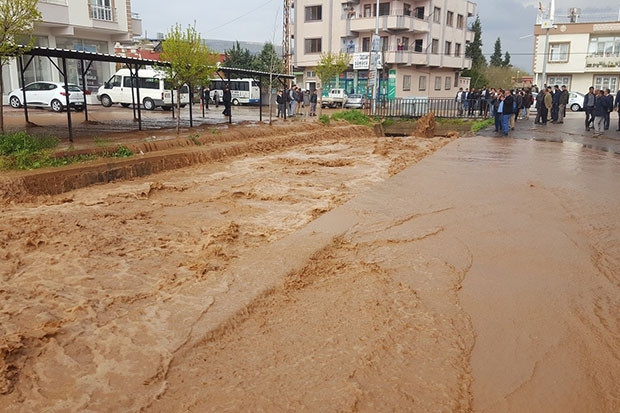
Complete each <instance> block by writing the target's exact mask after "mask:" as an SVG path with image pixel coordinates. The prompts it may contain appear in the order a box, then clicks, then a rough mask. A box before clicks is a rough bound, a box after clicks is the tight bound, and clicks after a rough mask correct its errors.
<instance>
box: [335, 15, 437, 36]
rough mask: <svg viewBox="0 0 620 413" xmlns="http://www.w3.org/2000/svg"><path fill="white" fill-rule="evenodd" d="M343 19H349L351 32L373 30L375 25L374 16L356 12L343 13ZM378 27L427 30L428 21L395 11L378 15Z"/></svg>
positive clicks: (417, 30)
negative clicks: (365, 15) (364, 15)
mask: <svg viewBox="0 0 620 413" xmlns="http://www.w3.org/2000/svg"><path fill="white" fill-rule="evenodd" d="M343 19H346V20H348V21H349V28H350V30H351V31H352V32H367V31H373V30H375V27H376V18H375V17H363V16H362V15H361V14H357V13H346V14H343ZM379 29H380V30H403V31H412V32H413V31H415V32H428V31H429V23H428V21H427V20H424V19H419V18H417V17H415V16H414V15H413V14H410V15H408V14H405V13H404V12H403V11H396V12H395V13H390V14H388V15H383V16H379Z"/></svg>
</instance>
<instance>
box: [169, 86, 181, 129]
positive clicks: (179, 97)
mask: <svg viewBox="0 0 620 413" xmlns="http://www.w3.org/2000/svg"><path fill="white" fill-rule="evenodd" d="M182 87H183V86H179V87H178V88H177V109H176V110H177V135H178V134H179V132H180V131H181V88H182ZM172 110H174V108H172Z"/></svg>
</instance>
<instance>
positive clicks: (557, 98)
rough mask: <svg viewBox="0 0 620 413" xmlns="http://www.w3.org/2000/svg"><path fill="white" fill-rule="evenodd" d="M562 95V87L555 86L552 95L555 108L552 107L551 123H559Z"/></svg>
mask: <svg viewBox="0 0 620 413" xmlns="http://www.w3.org/2000/svg"><path fill="white" fill-rule="evenodd" d="M561 94H562V92H560V87H559V86H558V85H555V86H554V87H553V93H552V94H551V97H552V99H553V106H551V123H557V121H558V113H559V111H560V97H561Z"/></svg>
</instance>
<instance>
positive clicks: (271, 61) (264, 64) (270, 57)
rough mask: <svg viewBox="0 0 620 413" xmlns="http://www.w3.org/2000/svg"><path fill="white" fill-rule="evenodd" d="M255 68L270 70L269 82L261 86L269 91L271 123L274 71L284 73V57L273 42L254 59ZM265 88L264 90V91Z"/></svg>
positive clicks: (264, 70) (270, 118)
mask: <svg viewBox="0 0 620 413" xmlns="http://www.w3.org/2000/svg"><path fill="white" fill-rule="evenodd" d="M254 68H255V69H256V70H260V71H262V72H269V73H270V75H269V80H268V81H267V83H266V84H265V83H263V84H262V85H261V86H262V87H263V89H264V90H266V91H268V92H269V124H271V121H272V103H273V96H272V95H273V93H272V90H273V85H274V83H275V82H276V79H275V78H274V77H273V73H283V71H284V65H283V64H282V59H281V58H280V57H279V56H278V53H277V52H276V48H275V47H274V45H273V43H271V42H267V43H265V45H264V46H263V49H262V50H261V51H260V53H259V54H258V56H256V59H255V60H254ZM264 90H263V91H264Z"/></svg>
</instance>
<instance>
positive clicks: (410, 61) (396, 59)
mask: <svg viewBox="0 0 620 413" xmlns="http://www.w3.org/2000/svg"><path fill="white" fill-rule="evenodd" d="M383 56H384V59H385V63H388V64H399V65H408V66H412V65H416V66H417V65H423V66H426V65H427V64H428V56H427V55H426V53H420V52H412V51H408V50H404V51H403V50H398V51H388V52H385V53H383Z"/></svg>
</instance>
